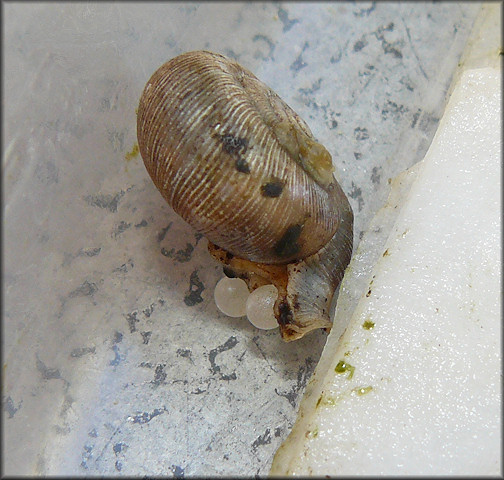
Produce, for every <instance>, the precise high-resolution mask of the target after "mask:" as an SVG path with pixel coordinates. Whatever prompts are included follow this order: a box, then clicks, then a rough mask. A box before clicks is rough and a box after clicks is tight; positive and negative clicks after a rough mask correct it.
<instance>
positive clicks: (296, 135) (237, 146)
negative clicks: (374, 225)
mask: <svg viewBox="0 0 504 480" xmlns="http://www.w3.org/2000/svg"><path fill="white" fill-rule="evenodd" d="M137 135H138V144H139V148H140V153H141V155H142V158H143V160H144V163H145V166H146V168H147V171H148V172H149V174H150V176H151V178H152V180H153V181H154V183H155V185H156V186H157V188H158V189H159V191H160V192H161V194H162V195H163V197H164V198H165V199H166V201H167V202H168V203H169V204H170V205H171V206H172V208H173V209H174V210H175V212H176V213H178V214H179V215H180V216H181V217H182V218H183V219H184V220H186V221H187V222H188V223H189V224H190V225H192V226H193V227H194V228H195V229H196V230H198V231H199V232H201V233H203V234H204V235H205V236H206V237H207V239H208V240H209V242H210V244H209V249H210V252H211V253H212V255H213V256H214V257H215V258H217V259H219V260H220V261H222V262H223V263H224V265H225V266H226V267H227V273H228V274H229V275H237V276H240V277H242V278H244V279H245V280H246V281H247V282H248V284H249V288H250V289H253V288H255V287H257V286H259V285H260V284H263V283H271V282H273V283H274V284H275V285H276V286H277V288H278V290H279V299H278V300H277V302H276V304H275V314H276V316H277V319H278V321H279V324H280V327H281V333H282V337H283V338H284V339H286V340H290V339H294V338H293V337H295V338H299V337H300V336H302V335H303V334H304V333H306V332H307V331H309V330H311V329H313V328H319V327H320V326H323V327H325V328H329V327H330V321H329V317H328V305H327V298H328V297H329V301H330V298H332V294H333V292H334V290H335V288H336V286H337V284H338V283H339V281H340V277H341V275H342V272H343V271H344V269H345V267H346V265H347V264H348V261H349V259H350V254H351V248H352V228H353V216H352V211H351V208H350V205H349V203H348V200H347V198H346V196H345V194H344V193H343V191H342V189H341V187H340V186H339V184H338V183H337V182H336V180H335V179H334V176H333V165H332V159H331V156H330V154H329V152H328V151H327V150H326V149H325V148H324V147H323V146H322V145H321V144H319V143H318V142H317V141H316V140H315V138H314V137H313V135H312V133H311V131H310V129H309V127H308V126H307V125H306V123H305V122H304V121H303V120H302V119H301V118H300V117H299V116H298V115H297V114H296V113H295V112H294V111H293V110H292V109H291V108H290V107H289V106H288V105H287V104H286V103H285V102H284V101H283V100H282V99H281V98H280V97H279V96H278V95H277V94H276V93H275V92H273V91H272V90H271V89H270V88H269V87H268V86H266V85H265V84H264V83H262V82H261V81H260V80H258V79H257V78H256V77H255V76H254V75H253V74H252V73H251V72H249V71H248V70H246V69H245V68H243V67H241V66H240V65H239V64H238V63H236V62H234V61H233V60H230V59H228V58H226V57H224V56H222V55H219V54H215V53H211V52H205V51H195V52H188V53H185V54H183V55H179V56H178V57H175V58H173V59H172V60H170V61H168V62H167V63H165V64H164V65H162V66H161V67H160V68H159V69H158V70H157V71H156V72H155V73H154V74H153V75H152V77H151V78H150V80H149V81H148V82H147V85H146V86H145V89H144V91H143V94H142V97H141V99H140V104H139V108H138V116H137ZM342 232H343V233H342ZM342 237H344V241H343V242H342V241H341V238H342ZM335 241H337V243H338V244H337V245H334V242H335ZM329 246H331V252H330V254H329V253H328V252H327V249H328V247H329ZM324 252H326V257H327V258H326V259H324V258H325V257H323V256H322V260H321V254H322V253H324ZM335 252H337V253H335ZM335 255H336V257H337V258H336V263H339V264H340V265H339V266H338V272H335V271H333V270H334V269H333V266H334V262H335ZM340 260H341V261H340ZM293 269H295V271H294V270H293ZM317 270H320V271H323V272H324V273H323V277H324V278H323V279H322V280H321V281H320V283H322V284H324V285H326V286H328V292H329V293H328V292H325V290H324V289H322V290H324V291H323V292H322V291H320V292H319V293H323V295H322V296H323V298H324V299H326V301H325V304H324V307H323V309H324V310H325V313H323V312H322V311H319V310H320V309H319V308H318V307H317V312H316V313H314V314H313V315H310V318H312V317H313V318H312V319H311V320H310V322H308V323H309V324H310V325H309V326H307V325H305V324H306V320H303V319H301V320H300V317H299V315H298V314H297V313H296V312H299V311H300V310H302V309H303V308H304V307H303V302H304V300H303V301H301V299H302V298H304V295H305V292H303V291H301V290H299V289H303V288H305V287H306V288H307V290H310V289H313V288H319V287H315V286H314V284H313V282H314V281H315V280H314V278H315V277H314V276H313V273H314V272H316V271H317ZM297 276H299V278H297V279H296V278H295V277H297ZM303 278H304V279H305V280H302V279H303ZM307 279H309V280H307ZM307 282H308V283H307ZM315 283H317V282H315ZM293 288H294V290H293ZM289 292H290V293H289ZM306 293H307V294H308V293H309V292H306ZM289 296H290V297H289ZM294 297H296V298H294ZM319 297H320V295H319ZM289 298H290V299H289ZM314 298H315V297H314ZM312 300H313V299H312ZM312 300H310V302H311V307H310V308H311V309H312V308H313V305H314V304H315V303H316V302H314V301H312ZM286 305H287V306H286ZM287 307H289V308H287ZM307 307H308V305H307ZM282 324H283V325H284V327H282ZM293 325H294V326H295V325H297V326H296V328H294V329H292V328H290V327H292V326H293ZM313 325H315V326H313Z"/></svg>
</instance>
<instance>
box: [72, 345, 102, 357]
mask: <svg viewBox="0 0 504 480" xmlns="http://www.w3.org/2000/svg"><path fill="white" fill-rule="evenodd" d="M95 351H96V348H95V347H80V348H74V349H73V350H72V351H71V352H70V356H71V357H74V358H79V357H82V356H84V355H87V354H88V353H95Z"/></svg>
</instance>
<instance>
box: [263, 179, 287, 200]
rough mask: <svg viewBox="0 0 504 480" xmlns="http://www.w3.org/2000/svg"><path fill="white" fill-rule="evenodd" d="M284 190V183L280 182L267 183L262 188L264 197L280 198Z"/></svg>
mask: <svg viewBox="0 0 504 480" xmlns="http://www.w3.org/2000/svg"><path fill="white" fill-rule="evenodd" d="M282 190H283V183H282V182H281V181H280V180H274V181H272V182H268V183H265V184H264V185H262V186H261V194H262V196H263V197H272V198H275V197H279V196H280V195H281V193H282Z"/></svg>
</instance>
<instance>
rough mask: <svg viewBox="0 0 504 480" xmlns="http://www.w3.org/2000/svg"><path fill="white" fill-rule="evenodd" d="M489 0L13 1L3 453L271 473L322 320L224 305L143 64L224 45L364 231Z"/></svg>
mask: <svg viewBox="0 0 504 480" xmlns="http://www.w3.org/2000/svg"><path fill="white" fill-rule="evenodd" d="M478 8H479V5H478V4H472V3H463V4H456V3H441V4H425V3H420V4H416V3H404V4H398V3H374V2H373V3H361V2H358V3H352V4H350V3H327V4H324V3H310V4H304V3H292V4H289V3H280V4H279V3H271V4H270V3H267V4H262V3H246V4H241V3H226V4H224V5H222V4H218V3H210V4H204V5H203V4H201V5H200V4H197V3H184V4H177V3H169V4H149V5H145V4H144V5H137V4H134V3H125V4H109V3H106V4H100V5H95V4H86V5H83V4H59V3H56V4H51V5H46V4H28V5H26V4H25V5H23V4H15V3H12V4H5V5H3V9H4V29H5V34H4V40H5V41H4V58H5V70H4V87H5V94H4V111H3V115H4V122H3V128H4V132H3V133H4V145H3V147H4V151H3V182H4V243H3V245H4V272H3V282H4V285H3V287H4V299H5V302H4V306H3V308H4V312H3V313H4V315H3V319H4V322H3V334H4V335H3V373H4V377H3V380H4V384H3V387H4V388H3V392H2V394H3V398H2V403H3V420H4V421H3V426H4V438H3V439H4V442H3V448H4V452H3V455H2V459H3V467H4V473H7V474H15V473H17V474H22V473H25V474H26V473H37V474H71V475H79V474H80V475H94V474H104V475H114V474H126V475H168V476H170V475H173V476H177V477H181V476H189V475H192V474H199V475H203V474H207V475H211V474H218V475H220V474H225V475H233V474H248V475H253V474H256V473H259V474H266V473H267V472H268V470H269V466H270V464H271V460H272V456H273V454H274V452H275V450H276V448H277V447H278V446H279V444H280V443H281V442H282V440H283V439H284V438H285V437H286V435H287V434H288V432H289V429H290V428H291V426H292V424H293V422H294V419H295V415H296V410H297V407H298V403H299V400H300V396H301V394H302V392H303V389H304V386H305V384H306V381H307V379H308V378H309V376H310V375H311V373H312V371H313V369H314V367H315V365H316V362H317V361H318V359H319V357H320V353H321V350H322V348H323V345H324V342H325V339H326V335H325V334H324V333H322V332H316V333H314V334H312V335H310V336H308V337H306V338H304V339H302V340H300V341H298V342H295V343H291V344H285V343H283V342H282V341H281V340H280V338H279V336H278V333H277V331H276V330H273V331H268V332H264V331H260V330H257V329H255V328H254V327H252V326H251V325H250V324H249V323H248V322H247V321H245V320H243V319H230V318H227V317H225V316H224V315H222V314H220V313H219V312H218V311H217V309H216V307H215V305H214V302H213V288H214V286H215V283H216V282H217V281H218V280H219V278H220V277H221V276H222V273H221V268H220V267H219V266H218V265H216V264H215V263H214V262H213V261H212V259H211V258H210V257H209V255H208V253H207V251H206V240H205V239H204V238H202V237H201V236H200V235H198V234H197V233H196V232H195V231H194V230H192V229H191V227H189V226H188V225H186V224H185V223H184V222H183V221H182V220H181V219H179V218H178V217H177V216H176V215H175V214H174V213H173V212H172V211H171V209H170V208H169V207H168V206H167V205H166V204H165V203H164V201H163V200H162V198H161V196H160V194H159V193H158V192H157V190H156V189H155V187H154V186H153V184H152V182H151V181H150V179H149V178H148V175H147V173H146V171H145V169H144V166H143V164H142V162H141V160H140V158H139V157H138V156H130V155H128V153H129V152H131V151H132V150H133V147H134V145H135V142H136V132H135V128H136V120H135V108H136V106H137V102H138V98H139V96H140V94H141V91H142V89H143V86H144V84H145V82H146V81H147V79H148V78H149V76H150V75H151V74H152V73H153V72H154V70H155V69H156V68H157V67H158V66H160V65H161V64H162V63H163V62H164V61H166V60H168V59H169V58H171V57H172V56H174V55H176V54H179V53H182V52H184V51H187V50H192V49H210V50H213V51H217V52H220V53H224V54H227V55H230V56H231V57H233V58H235V59H237V60H238V61H240V62H241V63H242V64H243V65H244V66H246V67H247V68H249V69H251V70H252V71H253V72H254V73H256V75H257V76H258V77H259V78H261V79H262V80H263V81H265V82H266V83H268V84H269V85H270V86H271V87H272V88H273V89H274V90H276V91H277V93H279V94H280V96H281V97H282V98H284V100H286V101H287V103H289V104H290V105H291V106H292V107H293V108H294V109H295V110H296V111H297V112H298V113H299V114H300V115H301V116H302V117H303V118H304V119H305V120H306V121H307V122H308V124H309V125H310V127H311V128H312V131H313V132H314V134H315V135H316V136H317V137H318V139H319V140H320V141H321V142H322V143H324V144H325V145H326V146H327V148H328V149H329V151H330V152H331V153H332V154H333V159H334V163H335V165H336V167H337V168H338V169H339V171H340V179H341V184H342V186H343V189H344V190H345V191H346V192H347V193H348V195H349V197H350V201H351V204H352V207H353V208H354V212H355V217H356V222H355V224H356V228H355V232H356V242H355V244H356V245H357V243H358V240H359V237H360V234H361V232H362V231H363V230H364V229H365V228H366V226H367V225H368V223H369V221H370V219H371V218H372V217H373V215H374V213H375V212H376V210H377V209H378V208H379V207H380V206H381V205H382V204H383V202H384V200H385V199H386V196H387V192H388V189H389V185H388V179H389V178H391V177H394V176H395V175H396V174H397V173H399V172H400V171H402V170H404V169H405V168H407V167H409V166H410V165H412V164H413V163H415V162H416V161H418V160H419V159H421V158H422V156H423V154H424V153H425V150H426V148H427V147H428V145H429V142H430V140H431V138H432V135H433V133H434V131H435V128H436V125H437V122H438V119H439V116H440V114H441V113H442V110H443V106H444V100H445V94H446V91H447V88H448V86H449V83H450V79H451V75H452V72H453V70H454V68H455V66H456V64H457V59H458V56H459V54H460V53H461V51H462V49H463V47H464V44H465V40H466V38H467V35H468V33H469V30H470V27H471V25H472V22H473V19H474V17H475V15H476V13H477V11H478Z"/></svg>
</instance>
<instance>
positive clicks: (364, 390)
mask: <svg viewBox="0 0 504 480" xmlns="http://www.w3.org/2000/svg"><path fill="white" fill-rule="evenodd" d="M371 390H373V387H372V386H371V385H369V386H367V387H357V388H354V389H353V390H352V392H355V393H356V394H357V395H359V396H361V395H366V394H367V393H369V392H370V391H371Z"/></svg>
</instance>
